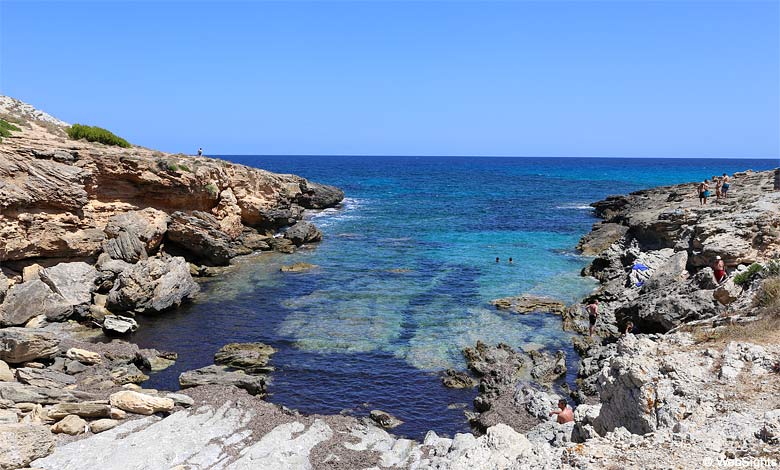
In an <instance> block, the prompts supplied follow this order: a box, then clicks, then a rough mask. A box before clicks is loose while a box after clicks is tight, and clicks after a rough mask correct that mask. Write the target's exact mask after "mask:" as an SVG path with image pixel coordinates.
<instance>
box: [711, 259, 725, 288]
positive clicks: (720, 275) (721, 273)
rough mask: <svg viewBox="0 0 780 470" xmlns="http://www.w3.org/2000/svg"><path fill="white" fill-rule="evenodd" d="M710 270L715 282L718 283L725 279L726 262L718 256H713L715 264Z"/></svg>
mask: <svg viewBox="0 0 780 470" xmlns="http://www.w3.org/2000/svg"><path fill="white" fill-rule="evenodd" d="M712 271H713V273H714V274H715V282H717V283H718V284H720V283H721V282H723V280H724V279H726V264H725V263H724V262H723V259H722V258H721V257H720V256H716V257H715V265H714V266H713V267H712Z"/></svg>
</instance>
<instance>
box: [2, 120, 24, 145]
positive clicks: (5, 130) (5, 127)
mask: <svg viewBox="0 0 780 470" xmlns="http://www.w3.org/2000/svg"><path fill="white" fill-rule="evenodd" d="M20 130H21V129H19V128H18V127H16V126H14V125H13V124H11V123H10V122H8V121H6V120H5V119H0V142H2V141H3V137H11V131H20Z"/></svg>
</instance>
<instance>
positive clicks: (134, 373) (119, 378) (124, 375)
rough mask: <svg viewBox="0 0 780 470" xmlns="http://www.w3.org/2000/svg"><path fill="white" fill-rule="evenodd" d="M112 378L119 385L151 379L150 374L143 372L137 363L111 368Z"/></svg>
mask: <svg viewBox="0 0 780 470" xmlns="http://www.w3.org/2000/svg"><path fill="white" fill-rule="evenodd" d="M110 375H111V380H113V381H114V383H116V384H117V385H125V384H139V383H141V382H144V381H146V380H149V376H148V375H146V374H144V373H143V372H141V370H140V369H138V367H136V365H135V364H123V365H121V366H118V367H115V368H113V369H111V372H110Z"/></svg>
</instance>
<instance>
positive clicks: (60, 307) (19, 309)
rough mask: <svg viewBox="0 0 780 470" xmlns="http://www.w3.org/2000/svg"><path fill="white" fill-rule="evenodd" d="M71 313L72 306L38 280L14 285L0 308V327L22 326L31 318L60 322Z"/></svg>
mask: <svg viewBox="0 0 780 470" xmlns="http://www.w3.org/2000/svg"><path fill="white" fill-rule="evenodd" d="M71 313H73V305H72V304H71V303H70V302H68V301H67V300H66V299H65V298H64V297H63V296H62V295H60V294H58V293H56V292H54V291H52V289H51V287H49V285H47V284H46V283H44V282H43V281H41V280H39V279H34V280H31V281H27V282H23V283H21V284H15V285H14V286H13V287H12V288H11V289H10V290H9V292H8V295H7V296H6V298H5V301H4V302H3V304H2V306H0V325H1V326H19V325H24V324H25V323H27V321H29V320H30V319H31V318H33V317H36V316H38V315H45V316H46V318H47V319H50V320H62V319H65V318H67V317H68V316H70V314H71Z"/></svg>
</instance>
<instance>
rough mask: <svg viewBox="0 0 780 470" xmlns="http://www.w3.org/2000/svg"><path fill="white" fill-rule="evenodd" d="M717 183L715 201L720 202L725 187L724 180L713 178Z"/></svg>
mask: <svg viewBox="0 0 780 470" xmlns="http://www.w3.org/2000/svg"><path fill="white" fill-rule="evenodd" d="M712 180H713V181H715V199H716V200H720V195H721V187H723V178H713V179H712Z"/></svg>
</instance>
